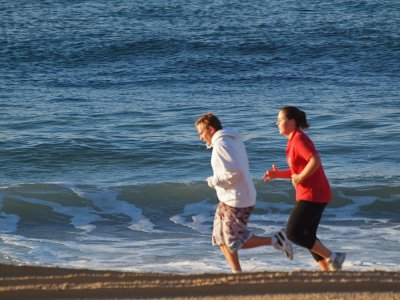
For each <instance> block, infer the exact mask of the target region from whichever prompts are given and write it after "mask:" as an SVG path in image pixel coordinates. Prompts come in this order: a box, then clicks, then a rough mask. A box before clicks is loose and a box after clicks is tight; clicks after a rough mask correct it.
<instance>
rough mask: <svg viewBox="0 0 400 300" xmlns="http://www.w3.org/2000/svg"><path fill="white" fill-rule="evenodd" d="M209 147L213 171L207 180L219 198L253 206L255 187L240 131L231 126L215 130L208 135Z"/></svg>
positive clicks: (234, 205) (222, 200)
mask: <svg viewBox="0 0 400 300" xmlns="http://www.w3.org/2000/svg"><path fill="white" fill-rule="evenodd" d="M211 147H212V148H213V150H212V155H211V166H212V169H213V173H214V175H213V176H212V177H209V178H207V182H208V185H209V186H210V187H213V188H215V190H216V192H217V196H218V199H219V200H220V201H221V202H224V203H225V204H227V205H229V206H232V207H239V208H243V207H250V206H254V205H255V203H256V189H255V187H254V184H253V180H252V177H251V174H250V169H249V160H248V157H247V152H246V148H245V146H244V143H243V142H242V139H241V138H240V135H239V133H238V132H237V131H235V130H233V129H221V130H218V131H217V132H216V133H215V134H214V136H213V137H212V139H211Z"/></svg>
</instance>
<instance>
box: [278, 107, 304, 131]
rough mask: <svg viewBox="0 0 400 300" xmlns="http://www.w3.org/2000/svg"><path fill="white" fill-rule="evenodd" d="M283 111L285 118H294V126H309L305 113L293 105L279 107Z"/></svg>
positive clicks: (301, 127)
mask: <svg viewBox="0 0 400 300" xmlns="http://www.w3.org/2000/svg"><path fill="white" fill-rule="evenodd" d="M279 110H280V111H283V112H284V113H285V116H286V118H288V119H289V120H291V119H294V120H295V122H296V127H297V128H300V129H306V128H308V127H309V125H308V123H307V116H306V113H305V112H304V111H302V110H300V109H298V108H297V107H295V106H284V107H281V108H280V109H279Z"/></svg>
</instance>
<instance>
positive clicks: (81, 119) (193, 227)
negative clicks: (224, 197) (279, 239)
mask: <svg viewBox="0 0 400 300" xmlns="http://www.w3.org/2000/svg"><path fill="white" fill-rule="evenodd" d="M399 20H400V10H399V4H398V1H395V0H388V1H375V0H365V1H344V0H334V1H301V2H298V1H289V0H283V1H256V0H254V1H245V2H243V1H200V2H199V1H182V0H175V1H162V0H158V1H155V0H154V1H151V0H150V1H148V0H146V1H128V0H118V1H113V3H112V4H110V2H109V1H100V0H98V1H66V0H58V1H23V0H18V1H3V0H0V28H1V29H0V32H1V34H0V54H1V55H0V105H1V106H0V107H1V110H0V128H1V130H0V165H1V168H0V170H1V171H0V263H7V264H16V265H18V264H32V265H43V266H63V267H72V268H94V269H111V270H130V271H149V272H172V273H197V272H229V268H228V267H227V264H226V262H225V261H224V259H223V257H222V255H221V254H220V253H219V251H218V249H217V248H214V247H212V246H211V237H210V235H211V229H212V219H213V214H214V210H215V206H216V204H217V201H218V200H217V198H216V195H215V192H214V191H213V190H211V189H209V188H208V186H207V184H206V183H205V181H204V179H205V178H206V177H207V176H210V174H211V166H210V154H211V152H210V151H209V150H207V149H206V148H205V146H204V145H203V144H202V143H201V141H199V140H198V136H197V132H196V130H195V128H194V125H193V124H194V122H195V121H196V119H197V117H198V116H199V115H200V114H201V113H203V112H207V111H213V112H214V113H215V114H216V115H218V116H219V117H220V119H221V121H222V123H223V125H224V126H225V127H233V128H235V129H237V130H239V131H240V132H241V134H242V136H243V139H244V141H245V144H246V147H247V150H248V154H249V160H250V167H251V171H252V174H253V177H254V182H255V184H256V188H257V205H256V210H255V212H254V214H253V216H252V218H251V220H250V224H249V225H250V228H251V229H252V230H253V231H254V232H255V233H256V234H259V235H272V234H273V233H274V232H276V231H278V230H280V229H281V228H283V227H285V224H286V221H287V218H288V215H289V214H290V211H291V209H292V208H293V205H294V191H293V188H292V186H291V185H290V182H288V181H283V180H281V181H274V182H270V183H268V184H266V183H264V182H262V179H261V178H262V175H263V173H264V171H265V170H266V169H268V168H270V166H271V165H272V164H273V163H275V164H276V165H277V166H278V167H281V168H284V167H285V166H286V164H285V146H286V142H287V141H286V139H285V138H284V137H282V136H280V135H279V133H278V130H277V128H276V126H275V119H276V116H277V113H278V109H279V107H281V106H284V105H296V106H299V107H300V108H302V109H303V110H304V111H306V113H307V116H308V119H309V122H310V124H311V127H310V129H309V130H308V131H307V133H308V134H309V136H310V137H311V138H312V139H313V141H314V143H315V144H316V146H317V148H318V150H319V152H320V155H321V157H322V161H323V165H324V168H325V171H326V173H327V175H328V177H329V180H330V183H331V185H332V188H333V191H334V201H333V202H332V203H331V204H330V205H329V206H328V208H327V209H326V212H325V214H324V217H323V220H322V222H321V225H320V228H319V232H318V233H319V237H320V239H321V240H322V241H323V242H324V243H325V244H326V246H328V247H329V248H331V249H332V250H336V251H344V252H346V253H347V260H346V262H345V264H344V269H347V270H372V269H383V270H399V266H400V257H399V255H398V254H399V251H400V244H399V242H400V172H399V165H400V164H399V163H400V155H399V152H400V139H399V138H398V137H399V133H400V80H399V79H400V75H399V74H400V22H399ZM294 250H295V260H294V261H291V262H289V261H287V259H286V258H285V257H284V256H283V255H282V254H281V253H280V252H278V251H276V250H275V249H273V248H272V247H263V248H257V249H251V250H243V251H241V252H240V257H241V261H242V267H243V269H244V270H245V271H275V270H284V271H289V270H299V269H305V270H316V269H317V268H316V266H315V263H314V262H313V260H312V258H311V256H310V255H309V253H308V252H307V251H306V250H305V249H302V248H300V247H297V246H295V247H294Z"/></svg>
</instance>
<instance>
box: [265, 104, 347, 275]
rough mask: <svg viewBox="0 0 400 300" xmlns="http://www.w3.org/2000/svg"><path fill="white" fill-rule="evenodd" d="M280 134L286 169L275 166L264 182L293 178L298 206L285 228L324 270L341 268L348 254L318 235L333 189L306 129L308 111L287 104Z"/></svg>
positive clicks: (281, 113) (290, 236)
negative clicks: (332, 248)
mask: <svg viewBox="0 0 400 300" xmlns="http://www.w3.org/2000/svg"><path fill="white" fill-rule="evenodd" d="M276 125H277V126H278V129H279V133H280V134H282V135H283V136H285V137H287V138H288V144H287V147H286V159H287V163H288V165H289V169H287V170H279V169H278V168H277V167H276V166H275V165H272V169H271V170H268V171H267V172H265V174H264V181H269V180H271V179H274V178H287V179H291V181H292V184H293V186H294V188H295V190H296V206H295V208H294V209H293V211H292V213H291V215H290V217H289V221H288V224H287V228H286V235H287V237H288V239H289V240H290V241H292V242H293V243H295V244H297V245H299V246H302V247H304V248H307V249H309V250H310V252H311V254H312V256H313V257H314V259H315V260H316V262H317V263H318V265H319V267H320V269H321V270H322V271H337V270H341V268H342V264H343V262H344V260H345V257H346V255H345V253H339V252H332V251H330V250H329V249H328V248H326V247H325V246H324V245H323V244H322V243H321V241H320V240H319V239H318V238H317V229H318V225H319V222H320V220H321V216H322V213H323V211H324V209H325V207H326V205H327V204H328V203H329V202H330V201H331V200H332V192H331V188H330V186H329V182H328V180H327V178H326V176H325V172H324V169H323V167H322V164H321V160H320V157H319V155H318V152H317V150H316V149H315V146H314V144H313V142H312V141H311V139H310V138H309V137H308V136H307V135H306V134H305V133H304V132H303V129H306V128H308V127H309V126H308V123H307V118H306V114H305V112H303V111H301V110H299V109H298V108H297V107H293V106H286V107H282V108H281V109H280V110H279V114H278V119H277V121H276Z"/></svg>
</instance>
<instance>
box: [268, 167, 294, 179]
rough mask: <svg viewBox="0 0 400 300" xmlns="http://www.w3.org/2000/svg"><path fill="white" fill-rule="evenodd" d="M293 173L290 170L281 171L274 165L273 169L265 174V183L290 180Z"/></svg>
mask: <svg viewBox="0 0 400 300" xmlns="http://www.w3.org/2000/svg"><path fill="white" fill-rule="evenodd" d="M291 175H292V173H291V172H290V169H287V170H279V169H278V168H277V167H276V166H275V165H272V169H270V170H268V171H266V172H265V173H264V176H263V178H264V181H270V180H272V179H274V178H286V179H288V178H290V177H291Z"/></svg>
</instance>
